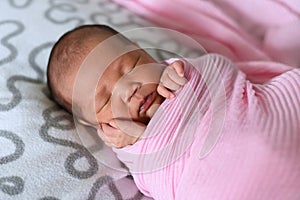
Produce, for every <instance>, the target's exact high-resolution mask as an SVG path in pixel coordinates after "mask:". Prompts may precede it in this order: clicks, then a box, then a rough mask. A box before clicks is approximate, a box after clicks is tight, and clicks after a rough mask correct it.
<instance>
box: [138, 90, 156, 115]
mask: <svg viewBox="0 0 300 200" xmlns="http://www.w3.org/2000/svg"><path fill="white" fill-rule="evenodd" d="M153 101H154V95H153V93H151V94H149V95H148V96H146V97H145V99H144V100H143V101H142V102H141V105H140V109H139V112H143V111H147V110H148V108H149V107H150V106H151V104H152V103H153Z"/></svg>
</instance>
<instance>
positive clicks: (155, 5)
mask: <svg viewBox="0 0 300 200" xmlns="http://www.w3.org/2000/svg"><path fill="white" fill-rule="evenodd" d="M114 1H115V2H117V3H119V4H121V5H123V6H125V7H127V8H129V9H130V10H132V11H134V12H135V13H137V14H139V15H141V16H142V17H144V18H146V19H148V20H151V21H152V22H154V23H156V24H158V25H160V26H163V27H166V28H170V29H173V30H178V31H180V32H182V33H185V34H187V35H189V36H191V37H193V38H194V39H196V40H197V41H198V42H199V43H200V44H201V45H203V46H204V47H205V49H206V50H207V51H208V52H210V53H219V54H221V55H224V56H226V57H227V58H230V59H231V60H232V61H234V62H237V61H258V60H260V61H262V60H263V61H268V60H273V61H278V62H281V63H285V64H288V65H290V66H294V67H300V56H299V52H300V40H299V35H300V3H299V2H300V1H298V0H243V1H237V0H188V1H186V0H151V1H149V0H130V1H123V0H114Z"/></svg>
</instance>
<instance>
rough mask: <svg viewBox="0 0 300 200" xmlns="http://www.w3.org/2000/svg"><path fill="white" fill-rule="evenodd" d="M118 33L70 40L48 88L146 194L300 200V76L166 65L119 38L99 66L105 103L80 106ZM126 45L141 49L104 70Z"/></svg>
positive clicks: (259, 67)
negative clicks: (87, 76)
mask: <svg viewBox="0 0 300 200" xmlns="http://www.w3.org/2000/svg"><path fill="white" fill-rule="evenodd" d="M116 34H117V32H116V31H114V30H113V29H111V28H109V27H106V26H99V25H93V26H83V27H80V28H77V29H75V30H72V31H71V32H68V33H67V34H65V35H64V36H63V37H62V38H61V39H60V40H59V41H58V43H57V44H56V45H55V47H54V48H53V50H52V53H51V57H50V60H49V65H48V85H49V88H50V90H51V93H52V95H53V97H54V99H55V100H56V101H57V102H58V103H59V104H60V105H62V106H63V107H64V108H66V109H67V110H68V111H70V112H72V111H74V109H72V106H73V108H74V105H76V106H75V107H76V108H77V110H79V111H80V112H76V113H75V115H76V116H75V117H76V118H77V119H78V121H79V122H80V123H82V124H85V125H88V126H93V127H95V128H97V129H98V133H99V136H100V137H101V138H102V139H103V140H104V141H105V142H106V144H108V145H110V146H113V147H117V148H114V150H115V152H116V153H117V155H118V157H119V158H120V160H121V161H123V162H124V163H125V164H126V165H127V166H128V168H129V169H130V171H131V173H132V175H133V177H134V180H135V182H136V184H137V186H138V188H139V189H140V190H141V191H142V192H143V193H144V194H145V195H147V196H151V197H153V198H154V199H270V198H272V199H297V198H298V197H299V195H300V193H299V191H298V188H299V187H300V172H299V169H300V161H299V159H298V158H299V152H300V135H299V134H300V133H299V129H300V125H299V124H300V123H299V121H300V108H299V104H300V72H299V69H292V68H289V67H287V66H285V65H280V64H275V63H272V62H249V63H238V64H236V65H234V64H233V63H231V62H230V61H229V60H227V59H226V58H224V57H222V56H220V55H209V54H208V55H205V56H203V57H200V58H198V59H193V60H191V59H189V60H181V61H179V60H169V61H167V62H166V63H165V64H158V63H157V62H156V61H155V60H154V59H153V58H152V57H151V56H149V55H148V54H147V53H146V52H145V51H143V50H141V49H138V48H136V47H137V46H136V45H135V44H133V43H132V42H131V41H129V40H128V39H127V38H125V37H123V36H121V35H118V37H117V39H116V41H114V44H112V45H111V46H110V45H108V46H107V51H102V53H101V54H99V55H97V57H94V59H95V62H96V63H99V68H104V70H103V73H101V75H102V76H101V77H99V82H98V85H97V87H96V90H95V96H94V95H92V94H91V96H82V98H79V99H73V101H72V93H73V89H74V87H73V86H74V84H75V83H74V82H75V79H76V75H77V73H78V71H79V68H80V66H81V65H82V63H84V62H85V59H86V57H87V56H88V54H89V53H91V52H92V50H93V49H94V48H95V47H96V46H97V45H98V44H100V43H101V42H104V40H106V39H108V38H111V37H112V36H114V35H116ZM124 46H126V47H127V46H128V47H130V48H129V49H133V50H132V51H130V52H129V53H126V54H122V55H121V56H119V54H117V53H115V55H117V56H115V58H116V59H115V60H114V61H113V62H111V63H110V64H109V65H104V66H101V63H102V62H103V60H105V59H106V57H110V56H112V55H114V52H118V48H123V47H124ZM108 63H109V62H108ZM236 66H238V67H236ZM183 72H184V74H183ZM186 80H188V81H186ZM84 83H85V82H82V84H84ZM79 84H80V81H79ZM174 92H175V95H174ZM175 96H176V97H175ZM171 97H175V98H171ZM87 99H90V100H91V99H92V100H95V106H94V109H95V110H94V112H95V113H96V119H94V118H93V117H91V116H92V115H90V113H88V112H90V110H89V111H88V110H86V109H84V108H85V107H86V102H87ZM80 108H81V109H80ZM115 109H117V110H115ZM75 110H76V109H75Z"/></svg>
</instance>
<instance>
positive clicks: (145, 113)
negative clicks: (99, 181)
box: [47, 25, 186, 148]
mask: <svg viewBox="0 0 300 200" xmlns="http://www.w3.org/2000/svg"><path fill="white" fill-rule="evenodd" d="M117 34H118V32H116V31H115V30H113V29H112V28H110V27H108V26H104V25H85V26H81V27H78V28H76V29H74V30H72V31H70V32H67V33H66V34H64V35H63V36H62V37H61V38H60V40H59V41H58V42H57V43H56V44H55V46H54V48H53V50H52V52H51V56H50V59H49V64H48V71H47V76H48V86H49V89H50V91H51V94H52V97H53V98H54V100H55V101H56V102H57V103H58V104H59V105H61V106H62V107H63V108H64V109H66V110H67V111H68V112H70V113H72V93H73V87H74V84H75V78H76V75H77V73H78V71H79V68H80V66H81V64H82V63H83V61H84V59H85V58H86V57H87V55H88V54H89V53H90V52H91V51H92V49H94V48H95V47H96V46H97V45H98V44H100V43H101V42H102V41H104V40H106V39H107V38H109V37H111V36H113V35H115V36H116V35H117ZM116 40H117V43H118V45H123V46H135V47H136V48H135V49H136V50H133V51H130V52H128V53H125V54H124V55H121V56H119V57H118V56H116V57H115V60H114V61H113V62H112V63H111V64H109V66H101V59H100V57H99V60H100V62H99V68H103V69H105V70H104V72H103V74H102V76H101V77H99V78H100V79H99V82H98V85H97V90H96V93H95V96H93V94H90V95H89V96H86V97H85V99H87V98H90V99H91V100H93V98H95V110H94V112H96V116H97V119H96V120H95V119H92V117H90V116H88V114H87V115H85V113H86V112H89V111H86V110H84V109H81V110H80V112H79V113H78V115H77V116H76V118H77V119H78V121H79V122H80V123H82V124H84V125H88V126H93V127H95V128H97V129H99V128H101V130H102V131H99V132H98V133H99V136H100V137H101V138H102V139H103V140H104V142H105V143H106V144H107V145H109V146H113V147H117V148H120V147H124V146H126V145H129V144H133V143H135V142H136V141H137V140H138V138H139V137H140V136H141V134H142V133H143V131H144V129H145V127H146V125H147V124H148V122H149V121H150V119H151V117H152V116H153V115H154V113H155V111H156V110H157V108H158V106H159V105H160V104H161V103H162V102H163V101H164V99H165V98H172V97H174V94H173V91H175V90H177V89H179V87H180V86H182V85H183V84H185V83H186V79H185V78H184V77H183V65H182V62H180V61H175V62H173V63H171V64H170V65H169V66H168V67H166V66H164V65H160V64H159V63H157V62H156V61H155V60H154V59H153V58H152V57H151V56H150V55H149V54H147V53H146V52H145V51H144V50H142V49H140V48H138V46H137V45H136V44H134V43H133V42H131V41H129V40H128V39H127V38H125V37H123V36H122V35H117V36H116ZM112 46H113V45H112ZM112 46H110V47H108V48H111V49H112V51H114V49H113V48H114V47H112ZM106 53H107V52H106ZM99 56H100V55H99ZM101 56H102V55H101ZM107 56H108V55H107ZM147 64H148V65H152V66H153V65H155V64H156V67H151V66H150V67H148V68H147V67H143V68H142V67H141V68H139V70H135V71H134V70H133V69H135V68H137V67H139V66H143V65H144V66H145V65H147ZM129 73H130V76H125V75H126V74H129ZM121 77H123V78H122V80H123V81H124V79H125V78H126V79H128V81H129V83H126V84H127V88H122V89H120V90H118V92H119V93H123V94H119V95H120V96H122V98H123V96H124V98H126V99H127V100H126V101H128V102H127V103H125V104H123V105H120V106H118V109H124V110H126V109H128V110H129V112H130V116H129V117H130V120H128V119H127V120H124V119H126V117H127V115H126V114H127V113H125V114H124V115H119V116H113V111H112V105H111V104H112V98H111V96H112V92H113V89H114V88H116V87H115V85H116V83H117V82H118V81H119V80H120V79H121ZM126 84H125V85H126ZM129 98H130V99H129ZM74 101H77V100H74ZM73 104H76V105H78V107H80V108H81V107H84V104H85V102H73ZM123 107H126V108H123ZM127 118H128V117H127ZM121 119H123V120H122V122H123V125H124V127H129V128H130V130H129V131H130V133H129V134H126V133H124V132H122V131H121V130H120V129H119V128H118V127H117V125H116V124H117V122H120V120H121ZM132 122H135V123H137V124H139V125H140V126H132V125H131V124H130V123H132ZM124 123H125V124H124ZM99 125H100V126H99ZM132 127H137V128H136V129H135V130H132Z"/></svg>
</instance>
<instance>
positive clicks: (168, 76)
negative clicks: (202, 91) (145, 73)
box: [157, 60, 187, 99]
mask: <svg viewBox="0 0 300 200" xmlns="http://www.w3.org/2000/svg"><path fill="white" fill-rule="evenodd" d="M186 82H187V79H186V78H185V77H184V67H183V62H182V61H179V60H177V61H175V62H173V63H172V64H171V65H169V66H168V67H166V69H165V70H164V71H163V73H162V76H161V77H160V84H159V85H158V87H157V92H158V94H160V95H161V96H163V97H165V98H167V99H168V98H173V97H174V96H175V95H174V92H175V91H177V90H178V89H179V88H180V87H182V86H183V85H184V84H186Z"/></svg>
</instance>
